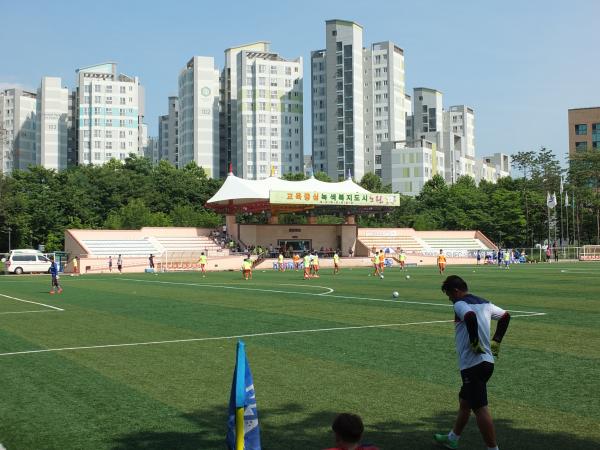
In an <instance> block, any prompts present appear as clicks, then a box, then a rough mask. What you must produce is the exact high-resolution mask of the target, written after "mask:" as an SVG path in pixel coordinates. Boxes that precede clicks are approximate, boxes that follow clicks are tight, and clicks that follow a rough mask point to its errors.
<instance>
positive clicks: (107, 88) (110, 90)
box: [105, 84, 112, 94]
mask: <svg viewBox="0 0 600 450" xmlns="http://www.w3.org/2000/svg"><path fill="white" fill-rule="evenodd" d="M105 92H106V93H107V94H112V85H110V84H107V85H106V89H105Z"/></svg>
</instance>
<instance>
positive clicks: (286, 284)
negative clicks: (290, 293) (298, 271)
mask: <svg viewBox="0 0 600 450" xmlns="http://www.w3.org/2000/svg"><path fill="white" fill-rule="evenodd" d="M280 286H298V287H313V288H320V289H327V291H328V292H321V293H320V294H316V295H327V294H331V293H332V292H334V290H333V289H331V288H329V287H326V286H317V285H315V284H289V283H283V284H280Z"/></svg>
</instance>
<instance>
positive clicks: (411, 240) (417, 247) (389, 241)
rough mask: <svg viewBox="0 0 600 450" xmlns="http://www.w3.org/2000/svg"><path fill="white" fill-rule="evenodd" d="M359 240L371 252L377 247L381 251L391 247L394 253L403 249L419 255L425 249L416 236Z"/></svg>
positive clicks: (363, 237) (370, 237) (362, 237)
mask: <svg viewBox="0 0 600 450" xmlns="http://www.w3.org/2000/svg"><path fill="white" fill-rule="evenodd" d="M359 239H360V241H361V242H362V243H363V245H364V246H365V247H367V248H368V249H369V250H371V249H372V248H373V247H375V248H376V249H377V251H379V250H380V249H385V248H388V247H389V248H391V249H392V250H394V252H395V251H396V249H397V248H401V249H403V250H404V251H405V252H414V253H419V252H421V251H423V249H424V247H423V244H422V242H421V241H420V240H419V239H417V238H415V237H414V236H361V237H359Z"/></svg>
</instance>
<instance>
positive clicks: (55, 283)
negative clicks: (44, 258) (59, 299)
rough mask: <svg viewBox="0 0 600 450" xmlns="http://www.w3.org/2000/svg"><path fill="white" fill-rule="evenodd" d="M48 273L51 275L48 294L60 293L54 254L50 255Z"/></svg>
mask: <svg viewBox="0 0 600 450" xmlns="http://www.w3.org/2000/svg"><path fill="white" fill-rule="evenodd" d="M50 275H51V276H52V288H51V291H50V294H54V293H55V292H58V293H59V294H61V293H62V288H61V287H60V283H59V282H58V280H59V276H58V265H57V264H56V262H55V261H54V256H50Z"/></svg>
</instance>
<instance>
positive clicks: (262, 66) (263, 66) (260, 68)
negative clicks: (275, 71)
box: [258, 64, 267, 73]
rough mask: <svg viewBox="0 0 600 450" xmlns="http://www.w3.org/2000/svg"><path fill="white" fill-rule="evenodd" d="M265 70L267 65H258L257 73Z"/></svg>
mask: <svg viewBox="0 0 600 450" xmlns="http://www.w3.org/2000/svg"><path fill="white" fill-rule="evenodd" d="M266 71H267V66H265V65H264V64H259V65H258V73H265V72H266Z"/></svg>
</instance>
